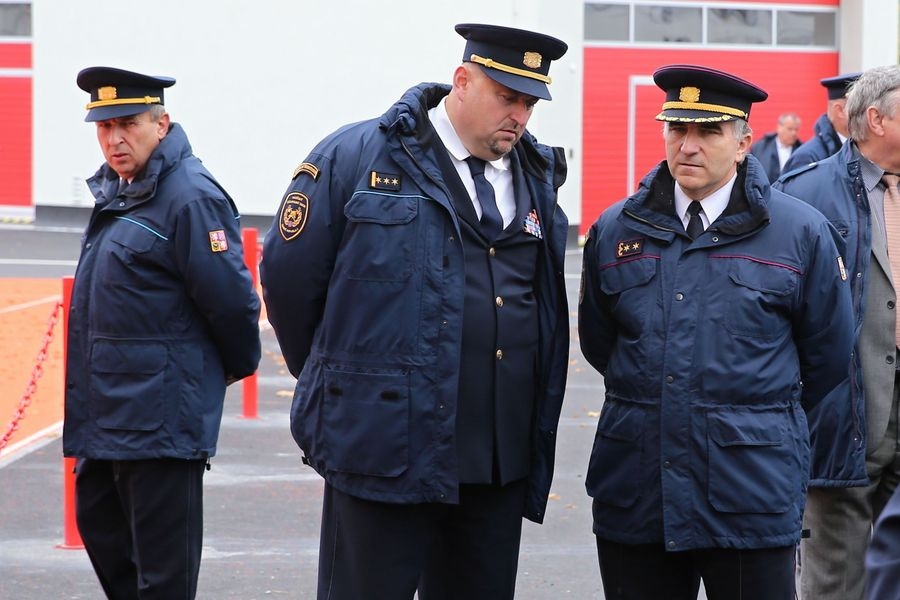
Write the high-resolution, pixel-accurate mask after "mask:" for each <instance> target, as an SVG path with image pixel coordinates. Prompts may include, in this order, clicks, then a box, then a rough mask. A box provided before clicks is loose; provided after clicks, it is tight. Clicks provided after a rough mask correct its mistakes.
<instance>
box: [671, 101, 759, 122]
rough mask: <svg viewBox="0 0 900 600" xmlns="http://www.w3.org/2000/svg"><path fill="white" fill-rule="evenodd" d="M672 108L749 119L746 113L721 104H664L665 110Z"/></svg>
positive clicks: (672, 102)
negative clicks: (705, 111) (718, 113)
mask: <svg viewBox="0 0 900 600" xmlns="http://www.w3.org/2000/svg"><path fill="white" fill-rule="evenodd" d="M670 108H674V109H679V108H680V109H682V110H708V111H711V112H720V113H725V114H726V115H731V116H733V117H739V118H741V119H744V120H746V119H747V113H745V112H744V111H742V110H739V109H737V108H732V107H730V106H723V105H721V104H706V103H704V102H678V101H675V100H673V101H671V102H665V103H663V105H662V109H663V110H668V109H670Z"/></svg>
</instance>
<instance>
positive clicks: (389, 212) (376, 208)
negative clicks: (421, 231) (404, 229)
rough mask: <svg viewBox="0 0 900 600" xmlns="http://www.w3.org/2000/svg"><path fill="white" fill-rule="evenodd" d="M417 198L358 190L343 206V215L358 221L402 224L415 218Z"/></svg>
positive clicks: (417, 208) (417, 206) (417, 204)
mask: <svg viewBox="0 0 900 600" xmlns="http://www.w3.org/2000/svg"><path fill="white" fill-rule="evenodd" d="M418 210H419V202H418V198H417V197H414V196H393V195H388V194H372V193H366V192H358V193H356V194H354V195H353V197H352V198H350V201H349V202H348V203H347V205H346V206H345V207H344V215H346V217H347V218H348V219H349V220H351V221H355V222H358V223H380V224H382V225H403V224H405V223H409V222H410V221H412V220H413V219H415V218H416V213H417V212H418Z"/></svg>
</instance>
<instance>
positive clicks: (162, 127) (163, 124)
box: [156, 113, 170, 139]
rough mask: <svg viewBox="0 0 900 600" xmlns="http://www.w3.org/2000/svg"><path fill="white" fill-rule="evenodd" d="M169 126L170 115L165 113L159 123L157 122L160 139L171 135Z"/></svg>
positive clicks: (157, 132)
mask: <svg viewBox="0 0 900 600" xmlns="http://www.w3.org/2000/svg"><path fill="white" fill-rule="evenodd" d="M169 124H170V119H169V113H163V114H162V116H161V117H160V118H159V121H157V122H156V135H157V137H158V138H159V139H163V138H164V137H166V134H167V133H169Z"/></svg>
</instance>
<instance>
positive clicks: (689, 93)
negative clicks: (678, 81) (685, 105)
mask: <svg viewBox="0 0 900 600" xmlns="http://www.w3.org/2000/svg"><path fill="white" fill-rule="evenodd" d="M678 99H679V100H681V101H682V102H698V101H699V100H700V88H695V87H691V86H685V87H683V88H681V91H680V92H679V93H678Z"/></svg>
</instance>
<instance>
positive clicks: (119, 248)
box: [63, 124, 260, 460]
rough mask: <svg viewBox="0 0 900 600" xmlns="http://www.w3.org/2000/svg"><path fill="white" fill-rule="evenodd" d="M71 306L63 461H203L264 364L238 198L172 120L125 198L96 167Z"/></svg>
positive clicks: (112, 176) (111, 175)
mask: <svg viewBox="0 0 900 600" xmlns="http://www.w3.org/2000/svg"><path fill="white" fill-rule="evenodd" d="M88 186H89V187H90V189H91V192H92V193H93V194H94V197H95V198H96V204H95V206H94V210H93V212H92V213H91V218H90V222H89V223H88V226H87V228H86V230H85V232H84V236H83V237H82V243H81V257H80V259H79V261H78V268H77V269H76V271H75V287H74V290H73V293H72V309H71V312H70V315H69V335H68V356H67V359H68V362H67V367H66V414H65V426H64V429H63V450H64V452H65V455H66V456H77V457H84V458H96V459H105V460H133V459H147V458H162V457H168V458H185V459H203V458H206V457H208V456H212V455H213V454H215V451H216V441H217V439H218V435H219V425H220V422H221V418H222V408H223V402H224V399H225V381H226V377H229V376H230V377H234V378H241V377H246V376H247V375H250V374H252V373H253V372H254V371H255V370H256V367H257V365H258V363H259V359H260V339H259V297H258V296H257V294H256V291H255V290H254V289H253V283H252V279H251V276H250V272H249V271H248V270H247V267H246V266H245V265H244V257H243V248H242V245H241V232H240V220H239V218H240V217H239V215H238V212H237V209H236V208H235V206H234V202H233V201H232V200H231V198H230V197H229V196H228V194H227V193H226V192H225V191H224V190H223V189H222V188H221V187H220V186H219V184H218V183H216V181H215V180H214V179H213V177H212V175H210V174H209V172H208V171H207V170H206V169H205V168H204V167H203V165H202V164H201V163H200V160H199V159H197V158H196V157H195V156H194V155H193V154H192V152H191V146H190V144H189V143H188V140H187V137H186V136H185V134H184V131H183V130H182V128H181V127H180V126H179V125H178V124H172V125H171V127H170V129H169V132H168V134H167V135H166V137H164V138H163V139H162V141H161V142H160V144H159V146H157V147H156V149H155V150H154V151H153V153H152V155H151V156H150V159H149V160H148V163H147V166H146V168H145V169H144V171H143V172H142V173H141V174H139V175H138V176H137V177H136V178H135V179H134V181H132V183H131V185H130V186H128V188H126V189H125V191H124V193H118V187H119V178H118V175H116V173H115V172H114V171H113V170H112V169H110V168H109V166H108V165H106V164H104V165H103V166H102V167H101V168H100V170H99V171H97V173H96V174H95V175H94V176H93V177H92V178H91V179H89V180H88Z"/></svg>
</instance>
